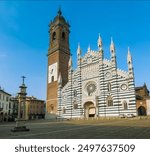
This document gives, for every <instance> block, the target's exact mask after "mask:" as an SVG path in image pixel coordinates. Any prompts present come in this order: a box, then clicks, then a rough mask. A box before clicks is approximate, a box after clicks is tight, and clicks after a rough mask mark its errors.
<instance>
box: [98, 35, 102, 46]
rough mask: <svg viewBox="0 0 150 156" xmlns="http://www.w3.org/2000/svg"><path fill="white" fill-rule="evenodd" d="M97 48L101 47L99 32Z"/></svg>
mask: <svg viewBox="0 0 150 156" xmlns="http://www.w3.org/2000/svg"><path fill="white" fill-rule="evenodd" d="M98 48H102V38H101V36H100V34H99V36H98Z"/></svg>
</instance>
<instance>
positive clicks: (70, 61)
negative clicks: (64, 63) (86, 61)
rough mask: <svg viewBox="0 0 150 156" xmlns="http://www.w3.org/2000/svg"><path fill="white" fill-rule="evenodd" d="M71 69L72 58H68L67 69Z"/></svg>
mask: <svg viewBox="0 0 150 156" xmlns="http://www.w3.org/2000/svg"><path fill="white" fill-rule="evenodd" d="M71 67H72V58H71V56H70V59H69V63H68V68H69V69H70V68H71Z"/></svg>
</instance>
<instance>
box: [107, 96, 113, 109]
mask: <svg viewBox="0 0 150 156" xmlns="http://www.w3.org/2000/svg"><path fill="white" fill-rule="evenodd" d="M107 106H108V107H109V106H113V99H112V97H111V96H108V97H107Z"/></svg>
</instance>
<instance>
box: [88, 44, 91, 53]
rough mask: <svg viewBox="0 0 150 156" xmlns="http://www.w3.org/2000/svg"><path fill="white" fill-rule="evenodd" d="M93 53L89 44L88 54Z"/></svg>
mask: <svg viewBox="0 0 150 156" xmlns="http://www.w3.org/2000/svg"><path fill="white" fill-rule="evenodd" d="M90 51H91V47H90V44H89V46H88V52H90Z"/></svg>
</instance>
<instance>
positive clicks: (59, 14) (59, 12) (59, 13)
mask: <svg viewBox="0 0 150 156" xmlns="http://www.w3.org/2000/svg"><path fill="white" fill-rule="evenodd" d="M57 13H58V16H61V14H62V12H61V7H60V6H59V10H58V12H57Z"/></svg>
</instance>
